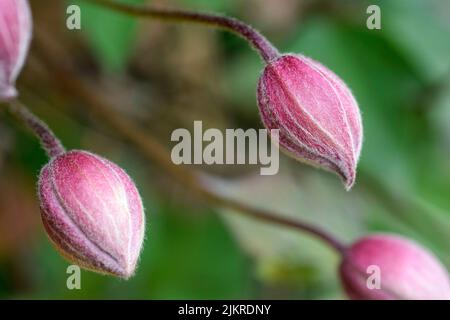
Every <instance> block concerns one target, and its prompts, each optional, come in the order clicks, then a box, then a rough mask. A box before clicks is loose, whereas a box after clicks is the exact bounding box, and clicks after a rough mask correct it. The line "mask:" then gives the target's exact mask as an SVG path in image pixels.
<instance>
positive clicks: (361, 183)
mask: <svg viewBox="0 0 450 320" xmlns="http://www.w3.org/2000/svg"><path fill="white" fill-rule="evenodd" d="M123 1H125V0H123ZM31 2H32V3H33V12H34V16H35V22H36V25H37V28H41V30H44V32H45V30H46V32H49V33H51V34H53V35H54V37H55V38H56V39H57V40H58V41H59V42H60V43H62V44H64V45H65V46H67V48H68V50H70V51H68V52H70V53H72V56H71V57H72V58H73V59H74V61H75V62H78V63H80V68H81V69H82V72H83V73H84V76H85V77H86V78H87V79H90V80H91V82H92V83H93V84H95V85H96V86H98V89H99V90H102V91H106V92H107V93H108V94H110V95H111V96H112V97H114V98H117V100H118V101H123V102H124V103H123V105H124V107H123V109H122V110H120V111H121V112H123V113H124V114H126V116H128V117H129V118H131V119H134V120H136V122H137V123H139V124H140V125H143V126H145V127H146V128H148V130H149V132H150V133H152V134H154V135H156V136H158V137H159V138H160V139H161V142H162V143H164V145H167V147H168V148H169V147H170V143H169V141H170V132H171V131H172V130H173V129H174V128H177V127H188V128H190V127H191V126H192V121H193V120H194V119H201V120H203V121H204V122H205V125H207V126H215V127H218V128H234V127H255V128H257V127H261V123H260V121H259V115H258V111H257V108H256V101H255V88H256V83H257V79H258V76H259V74H260V73H261V70H262V68H263V65H262V63H261V62H260V61H259V59H258V57H257V55H256V54H255V53H254V52H253V51H252V50H250V49H249V48H248V45H247V44H246V43H245V42H244V41H242V40H241V39H239V38H236V37H235V36H233V35H230V34H226V33H221V32H212V31H205V30H204V28H202V27H198V26H189V25H186V24H184V25H165V24H161V23H159V22H148V21H143V20H139V21H138V20H136V19H134V18H130V17H125V16H123V15H119V14H116V13H112V12H110V11H107V10H104V9H102V8H99V7H95V6H93V5H90V4H87V3H86V2H82V1H80V2H79V3H80V5H82V23H83V30H82V31H81V32H80V31H74V32H67V31H66V32H63V33H61V34H59V33H57V32H53V30H57V29H59V28H60V29H63V28H64V19H65V18H64V14H65V9H64V5H62V4H61V2H60V1H51V2H49V4H48V5H47V6H45V7H40V6H38V5H37V4H36V3H37V2H38V1H31ZM128 2H134V3H144V2H145V1H144V0H135V1H132V0H128ZM149 2H150V3H154V4H157V5H161V6H163V5H167V6H170V7H183V8H193V9H199V10H207V11H215V12H225V13H228V14H230V15H233V16H236V17H239V18H241V19H243V20H245V21H247V22H250V23H251V24H253V25H255V26H256V27H258V28H260V29H261V30H263V31H264V33H265V34H267V35H268V37H269V38H270V39H271V40H273V42H274V43H275V44H276V45H277V46H278V47H279V48H280V50H281V51H285V52H297V53H303V54H305V55H309V56H311V57H313V58H314V59H316V60H319V61H321V62H323V63H324V64H325V65H327V66H329V67H330V68H331V69H332V70H334V71H335V72H336V73H337V74H339V75H340V76H341V77H342V78H343V79H344V80H345V81H346V82H347V83H348V84H349V86H350V88H351V89H352V91H353V92H354V94H355V96H356V98H357V100H358V102H359V104H360V107H361V110H362V112H363V120H364V132H365V143H364V147H363V153H362V158H361V162H360V165H359V176H358V180H357V185H356V187H355V188H354V190H353V191H352V192H350V193H346V192H345V191H343V189H342V187H341V185H340V184H339V181H338V180H337V179H336V178H335V177H333V176H331V175H330V174H327V173H324V172H320V171H316V170H314V169H311V168H309V167H307V166H305V165H302V164H299V163H296V162H294V161H292V160H289V159H286V158H283V159H282V160H283V161H282V163H281V170H280V174H279V175H277V176H274V177H260V176H255V172H256V170H257V168H256V167H250V168H247V167H246V168H236V167H230V166H224V167H223V168H204V169H205V170H206V171H208V172H209V173H214V174H215V177H214V178H212V179H211V181H210V182H211V188H215V189H217V190H220V191H221V192H223V193H224V194H227V195H229V196H231V197H235V198H239V199H241V200H243V201H246V202H248V203H251V204H254V205H255V206H260V207H262V208H271V209H274V210H276V211H279V212H282V213H283V214H286V215H289V216H293V217H299V218H302V219H304V220H306V221H309V222H311V223H315V224H317V225H320V226H322V227H324V228H326V229H327V230H330V231H333V232H334V233H336V235H338V236H340V237H341V238H342V239H343V240H346V241H351V240H353V239H355V238H357V237H358V236H361V235H363V234H365V233H367V232H379V231H389V232H397V233H401V234H404V235H406V236H409V237H411V238H414V239H416V240H418V241H419V242H421V243H422V244H424V245H425V246H427V247H429V248H431V249H432V250H433V251H434V252H435V253H436V254H437V255H438V256H439V257H440V258H441V259H442V261H443V262H444V263H445V264H446V266H447V267H450V233H449V231H450V197H449V190H450V161H449V158H450V151H449V150H450V129H449V128H450V125H449V123H450V76H449V75H450V42H449V39H450V23H449V21H450V3H449V2H448V1H446V0H431V1H426V0H400V1H397V0H396V1H387V0H386V1H381V0H380V1H370V3H369V2H365V1H357V0H353V1H350V0H348V1H338V0H318V1H312V0H308V1H307V0H305V1H302V0H298V1H295V0H246V1H238V0H214V1H206V0H171V1H169V0H159V1H157V0H153V1H149ZM67 3H69V2H67ZM70 3H73V1H70ZM369 4H378V5H379V6H380V7H381V17H382V30H368V29H367V28H366V18H367V14H366V8H367V6H368V5H369ZM48 16H51V17H53V18H52V19H50V18H48ZM62 58H63V57H62ZM36 61H37V58H36V57H35V56H34V55H33V51H32V53H31V58H30V60H29V63H28V65H27V68H26V70H25V72H24V74H23V76H22V78H21V80H20V86H21V90H22V91H23V99H24V100H25V102H26V103H27V104H28V105H29V106H30V108H31V109H33V110H34V111H35V112H36V113H38V114H39V115H40V116H42V117H43V118H44V119H45V120H46V121H47V122H48V123H49V125H50V126H51V127H52V128H53V129H54V130H55V132H56V133H57V134H58V135H59V136H60V137H61V139H62V140H63V141H64V142H65V144H66V145H67V147H68V148H83V149H90V150H92V151H94V152H97V153H100V154H102V155H104V156H106V157H108V158H110V159H111V160H113V161H116V162H118V163H119V164H120V165H121V166H122V167H124V168H126V169H127V171H129V173H130V175H131V176H133V177H136V178H137V183H138V185H139V187H140V190H141V194H142V196H143V199H144V203H145V206H146V208H147V216H148V226H147V240H146V243H145V247H144V251H143V254H142V259H141V263H140V267H139V269H138V271H137V274H136V276H135V277H134V278H132V279H131V280H130V281H127V282H125V281H121V280H116V279H113V278H110V277H104V276H99V275H96V274H92V273H89V272H84V271H83V273H82V290H80V291H76V290H75V291H69V290H67V288H66V279H67V274H66V267H67V263H66V262H65V261H64V260H63V259H62V258H61V257H60V256H59V255H58V254H57V253H56V251H55V250H54V249H53V248H52V246H51V244H50V243H49V241H47V239H46V238H45V234H44V231H43V228H42V226H41V224H40V223H39V222H38V220H39V219H37V216H38V213H37V211H38V209H37V208H38V204H37V200H36V197H35V195H34V194H35V191H34V189H35V187H34V183H35V180H36V177H37V174H38V172H39V170H40V168H41V167H42V166H43V165H44V164H45V162H46V158H45V155H44V153H43V152H42V151H41V149H40V147H39V145H38V143H37V142H36V141H35V139H34V138H33V137H32V136H30V135H29V134H28V133H27V132H26V131H25V130H23V128H22V127H21V126H18V125H17V124H16V123H15V122H14V121H13V120H12V119H11V118H10V117H9V116H7V115H5V114H4V113H3V114H2V117H1V121H0V135H1V138H0V174H1V177H2V179H1V183H0V193H1V194H0V223H1V224H2V225H1V226H0V297H1V298H12V297H14V298H69V299H70V298H155V299H165V298H308V299H309V298H311V299H314V298H343V295H342V292H341V290H340V286H339V282H338V279H337V277H336V266H337V264H338V259H337V257H336V256H335V254H334V253H333V252H331V251H330V250H329V249H328V248H327V247H325V246H324V245H323V244H322V243H320V242H317V241H316V240H315V239H314V238H311V237H309V236H307V235H299V234H296V233H293V232H291V231H287V230H284V229H281V228H278V227H273V226H268V225H264V224H261V223H258V222H255V221H252V220H249V219H246V218H243V217H241V216H239V215H237V214H233V213H230V212H226V211H223V210H218V209H215V208H208V207H207V206H206V205H205V204H203V203H202V204H199V203H197V202H196V201H195V200H192V199H190V194H189V192H187V191H186V190H183V189H181V188H180V187H179V186H176V185H173V184H172V183H171V181H170V180H169V179H168V178H167V177H166V176H165V175H163V174H162V173H161V172H159V171H158V170H155V168H153V166H152V164H151V163H147V162H145V161H143V159H142V158H141V157H140V156H139V154H138V153H137V152H136V150H133V149H130V148H129V146H128V145H126V144H123V143H122V142H120V141H117V140H116V139H115V138H113V135H112V134H111V133H109V132H108V131H107V130H106V129H105V128H103V126H102V123H101V120H99V119H97V120H95V119H92V118H91V117H90V116H88V115H86V114H85V112H84V110H85V109H83V108H82V107H81V106H79V105H78V104H77V103H78V102H76V101H74V99H72V98H71V97H70V96H67V95H65V94H62V93H58V92H55V90H54V89H53V87H52V85H51V83H50V82H48V81H46V78H45V76H42V74H45V68H42V66H40V65H39V62H36ZM187 110H189V111H188V112H187ZM219 176H222V177H221V178H219ZM224 176H229V177H230V178H229V179H224ZM231 177H232V178H233V179H232V178H231ZM215 213H219V215H215ZM16 219H17V220H16ZM5 225H6V226H5Z"/></svg>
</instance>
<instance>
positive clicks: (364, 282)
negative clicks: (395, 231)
mask: <svg viewBox="0 0 450 320" xmlns="http://www.w3.org/2000/svg"><path fill="white" fill-rule="evenodd" d="M340 275H341V280H342V283H343V285H344V288H345V291H346V292H347V294H348V296H349V297H350V298H352V299H364V300H369V299H379V300H392V299H396V300H397V299H402V300H410V299H412V300H428V299H450V279H449V275H448V273H447V271H446V270H445V268H444V267H443V266H442V264H441V263H440V262H439V261H438V260H437V258H436V257H435V256H434V255H433V254H432V253H431V252H429V251H428V250H426V249H425V248H423V247H421V246H420V245H418V244H417V243H415V242H413V241H411V240H408V239H405V238H403V237H399V236H394V235H381V234H380V235H371V236H367V237H364V238H362V239H360V240H359V241H357V242H356V243H355V244H353V245H352V246H351V247H350V248H349V249H348V252H347V253H346V255H345V257H344V260H343V262H342V264H341V267H340ZM373 277H379V279H375V278H373ZM377 281H378V285H377V284H376V282H377Z"/></svg>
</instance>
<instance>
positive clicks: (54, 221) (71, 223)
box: [39, 151, 145, 278]
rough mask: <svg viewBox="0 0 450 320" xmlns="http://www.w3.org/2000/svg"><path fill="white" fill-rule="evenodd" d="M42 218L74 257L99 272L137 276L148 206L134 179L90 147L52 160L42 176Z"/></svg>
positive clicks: (60, 245) (64, 251) (53, 237)
mask: <svg viewBox="0 0 450 320" xmlns="http://www.w3.org/2000/svg"><path fill="white" fill-rule="evenodd" d="M39 196H40V200H41V212H42V220H43V222H44V226H45V229H46V231H47V233H48V236H49V237H50V239H51V240H52V242H53V243H54V245H55V246H56V248H57V249H58V251H59V252H60V253H61V254H62V255H63V256H64V257H66V258H67V259H68V260H69V261H71V262H73V263H76V264H78V265H80V266H82V267H84V268H86V269H89V270H92V271H96V272H99V273H105V274H112V275H116V276H120V277H123V278H129V277H130V276H131V275H133V273H134V270H135V268H136V263H137V260H138V257H139V254H140V251H141V247H142V243H143V239H144V227H145V218H144V209H143V206H142V202H141V198H140V196H139V193H138V190H137V189H136V187H135V185H134V183H133V181H132V180H131V178H130V177H129V176H128V175H127V174H126V173H125V172H124V171H123V170H122V169H121V168H119V167H118V166H117V165H115V164H114V163H111V162H110V161H108V160H106V159H104V158H101V157H99V156H97V155H94V154H91V153H88V152H86V151H70V152H67V153H64V154H62V155H60V156H57V157H56V158H54V159H52V160H51V162H50V163H49V164H47V165H46V166H45V167H44V168H43V169H42V172H41V175H40V179H39Z"/></svg>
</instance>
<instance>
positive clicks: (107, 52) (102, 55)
mask: <svg viewBox="0 0 450 320" xmlns="http://www.w3.org/2000/svg"><path fill="white" fill-rule="evenodd" d="M122 2H124V3H135V4H141V3H144V1H143V0H122ZM79 5H80V8H81V21H82V30H83V31H85V32H86V35H87V37H88V39H89V42H90V44H91V46H92V48H93V50H94V52H95V54H96V55H97V57H98V59H99V61H100V62H101V64H102V65H103V66H104V67H105V68H106V69H108V70H110V71H120V70H121V69H122V68H123V67H124V66H125V64H126V62H127V60H128V58H129V56H130V53H131V51H132V49H133V42H134V40H135V36H136V21H137V18H135V17H129V16H125V15H123V14H120V13H117V12H113V11H111V10H110V9H107V8H103V7H101V6H98V5H94V4H91V3H88V2H87V1H82V2H80V3H79Z"/></svg>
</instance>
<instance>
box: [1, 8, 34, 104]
mask: <svg viewBox="0 0 450 320" xmlns="http://www.w3.org/2000/svg"><path fill="white" fill-rule="evenodd" d="M0 30H1V32H0V101H2V100H9V99H11V98H14V97H15V96H16V95H17V91H16V88H15V83H16V79H17V77H18V75H19V73H20V70H21V69H22V66H23V64H24V62H25V58H26V56H27V53H28V48H29V45H30V40H31V32H32V19H31V12H30V8H29V4H28V1H27V0H2V1H0Z"/></svg>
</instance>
